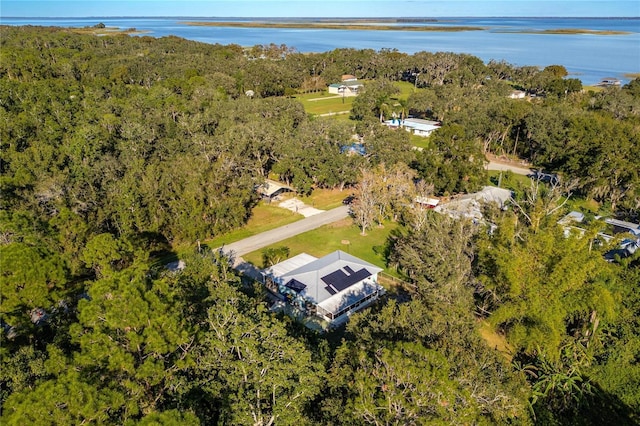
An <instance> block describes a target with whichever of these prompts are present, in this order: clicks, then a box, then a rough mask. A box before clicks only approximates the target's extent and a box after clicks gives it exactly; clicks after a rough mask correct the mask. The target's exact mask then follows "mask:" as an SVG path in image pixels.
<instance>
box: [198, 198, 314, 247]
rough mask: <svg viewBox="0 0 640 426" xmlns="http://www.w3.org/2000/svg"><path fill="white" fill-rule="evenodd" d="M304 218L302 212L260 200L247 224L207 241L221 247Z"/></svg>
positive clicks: (211, 244)
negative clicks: (295, 211)
mask: <svg viewBox="0 0 640 426" xmlns="http://www.w3.org/2000/svg"><path fill="white" fill-rule="evenodd" d="M301 219H304V217H303V216H302V215H300V214H296V213H293V212H291V211H289V210H287V209H283V208H282V207H277V206H276V205H275V204H267V203H265V202H260V204H258V205H257V206H256V207H255V208H254V209H253V211H252V213H251V217H250V218H249V220H248V221H247V224H246V225H245V226H243V227H242V228H240V229H236V230H235V231H231V232H229V233H226V234H223V235H219V236H216V237H214V238H211V239H208V240H206V241H205V243H206V244H207V245H209V247H211V248H215V247H220V246H222V244H229V243H233V242H235V241H239V240H241V239H243V238H247V237H250V236H252V235H256V234H259V233H261V232H264V231H268V230H270V229H274V228H277V227H279V226H284V225H287V224H289V223H293V222H296V221H298V220H301Z"/></svg>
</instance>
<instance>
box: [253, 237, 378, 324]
mask: <svg viewBox="0 0 640 426" xmlns="http://www.w3.org/2000/svg"><path fill="white" fill-rule="evenodd" d="M380 271H382V268H379V267H377V266H375V265H372V264H370V263H368V262H366V261H364V260H362V259H358V258H357V257H355V256H352V255H350V254H348V253H345V252H343V251H341V250H337V251H334V252H333V253H330V254H328V255H326V256H324V257H322V258H319V259H318V258H316V257H314V256H311V255H309V254H307V253H302V254H299V255H297V256H294V257H292V258H290V259H287V260H285V261H284V262H280V263H278V264H276V265H273V266H271V267H270V268H267V269H265V270H264V271H263V272H262V274H263V276H264V278H265V284H266V286H267V287H268V288H269V289H271V290H272V291H274V292H276V293H277V294H279V295H280V296H282V297H283V298H284V299H285V300H286V301H287V302H289V303H290V304H292V305H294V306H295V307H297V308H298V309H301V310H303V311H305V312H306V313H307V314H308V315H316V316H318V317H320V318H322V319H324V320H326V321H327V322H328V323H329V325H339V324H341V323H343V322H345V321H347V320H348V319H349V316H350V315H351V314H352V313H354V312H356V311H358V310H360V309H362V308H364V307H365V306H368V305H369V304H371V303H372V302H373V301H375V300H376V299H378V298H379V297H380V296H381V295H382V294H384V288H383V287H382V286H381V285H379V284H378V273H379V272H380Z"/></svg>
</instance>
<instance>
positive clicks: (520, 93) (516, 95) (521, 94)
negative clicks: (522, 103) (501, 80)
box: [509, 90, 527, 99]
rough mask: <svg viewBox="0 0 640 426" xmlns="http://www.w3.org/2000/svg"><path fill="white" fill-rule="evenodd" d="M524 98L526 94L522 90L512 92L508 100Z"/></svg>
mask: <svg viewBox="0 0 640 426" xmlns="http://www.w3.org/2000/svg"><path fill="white" fill-rule="evenodd" d="M526 97H527V93H526V92H523V91H522V90H514V91H512V92H511V94H510V95H509V98H511V99H524V98H526Z"/></svg>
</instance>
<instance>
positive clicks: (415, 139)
mask: <svg viewBox="0 0 640 426" xmlns="http://www.w3.org/2000/svg"><path fill="white" fill-rule="evenodd" d="M409 141H410V142H411V145H413V146H415V147H416V148H422V149H427V148H429V146H430V145H431V144H430V143H429V138H428V137H426V138H425V137H424V136H418V135H411V136H410V139H409Z"/></svg>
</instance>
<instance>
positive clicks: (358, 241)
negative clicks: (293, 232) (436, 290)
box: [242, 218, 397, 275]
mask: <svg viewBox="0 0 640 426" xmlns="http://www.w3.org/2000/svg"><path fill="white" fill-rule="evenodd" d="M396 227H397V224H396V223H386V224H385V226H384V227H382V228H379V227H374V228H373V229H370V230H368V231H367V235H365V236H362V235H361V234H360V229H359V228H358V227H357V226H356V225H354V224H353V220H352V219H351V218H346V219H343V220H341V221H338V222H335V223H332V224H329V225H325V226H322V227H320V228H318V229H315V230H313V231H309V232H305V233H304V234H300V235H297V236H295V237H292V238H289V239H287V240H284V241H280V242H279V243H276V244H274V245H273V246H270V247H282V246H285V247H288V248H289V256H290V257H293V256H295V255H297V254H300V253H308V254H310V255H312V256H316V257H322V256H325V255H327V254H329V253H331V252H334V251H336V250H342V251H344V252H346V253H349V254H351V255H353V256H356V257H358V258H360V259H362V260H366V261H367V262H369V263H372V264H374V265H377V266H379V267H381V268H385V271H386V272H387V273H390V274H393V275H396V272H395V271H393V270H387V269H386V262H385V259H384V257H383V256H384V253H383V251H384V246H385V244H386V242H387V238H388V236H389V233H390V232H391V231H392V230H393V229H395V228H396ZM265 248H266V247H265ZM262 250H263V249H261V250H257V251H254V252H251V253H249V254H246V255H244V256H242V258H243V259H244V260H246V261H248V262H251V263H253V264H254V265H256V266H258V267H262Z"/></svg>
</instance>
